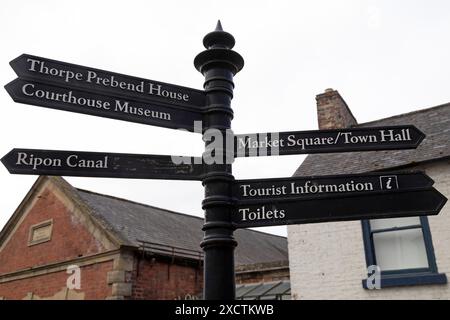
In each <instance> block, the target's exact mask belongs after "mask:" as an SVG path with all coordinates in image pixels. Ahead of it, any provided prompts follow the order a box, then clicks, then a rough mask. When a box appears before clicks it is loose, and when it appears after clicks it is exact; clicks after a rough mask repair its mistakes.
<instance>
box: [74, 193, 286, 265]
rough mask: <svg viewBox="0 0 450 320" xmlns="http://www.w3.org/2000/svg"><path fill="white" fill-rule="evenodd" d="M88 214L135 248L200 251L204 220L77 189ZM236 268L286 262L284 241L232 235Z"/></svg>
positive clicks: (238, 232) (240, 232)
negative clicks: (160, 246)
mask: <svg viewBox="0 0 450 320" xmlns="http://www.w3.org/2000/svg"><path fill="white" fill-rule="evenodd" d="M76 192H77V194H78V196H79V198H80V199H82V201H83V202H84V203H85V204H86V205H87V206H88V207H89V209H90V210H89V211H90V212H91V214H92V215H94V217H95V218H96V219H98V220H100V222H101V225H102V226H103V227H104V228H106V229H107V230H108V231H110V232H112V233H114V234H116V235H117V236H118V237H119V238H121V239H124V240H125V244H127V245H130V246H136V247H138V246H139V245H140V241H139V240H141V241H145V242H151V243H158V244H163V245H166V246H173V247H178V248H184V249H188V250H194V251H201V249H200V242H201V241H202V238H203V231H202V226H203V219H202V218H199V217H195V216H191V215H187V214H182V213H178V212H174V211H169V210H165V209H161V208H157V207H153V206H150V205H145V204H142V203H137V202H133V201H129V200H125V199H120V198H116V197H112V196H107V195H104V194H99V193H94V192H91V191H86V190H81V189H76ZM234 236H235V239H236V241H237V242H238V246H237V248H236V254H235V262H236V265H243V264H253V263H267V262H273V261H287V260H288V249H287V239H286V238H285V237H281V236H276V235H271V234H268V233H263V232H259V231H254V230H248V229H238V230H236V231H235V233H234Z"/></svg>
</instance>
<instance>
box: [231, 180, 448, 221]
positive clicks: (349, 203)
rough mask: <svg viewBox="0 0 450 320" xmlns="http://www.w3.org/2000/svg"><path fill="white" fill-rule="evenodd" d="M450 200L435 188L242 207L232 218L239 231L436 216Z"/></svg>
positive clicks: (237, 208) (239, 205)
mask: <svg viewBox="0 0 450 320" xmlns="http://www.w3.org/2000/svg"><path fill="white" fill-rule="evenodd" d="M446 201H447V199H446V198H445V197H444V196H443V195H442V194H440V193H439V192H438V191H437V190H436V189H434V188H426V189H415V190H406V191H397V192H378V193H371V194H367V193H366V194H364V195H358V194H345V195H335V196H334V197H326V198H321V199H317V198H316V199H306V200H293V199H292V200H280V201H272V202H271V203H259V204H257V203H254V204H239V203H238V205H237V206H236V208H235V209H234V212H233V215H232V217H233V218H232V219H233V223H234V224H235V226H236V227H237V228H250V227H263V226H277V225H287V224H304V223H318V222H328V221H345V220H361V219H377V218H398V217H409V216H420V215H436V214H438V213H439V211H440V210H441V209H442V207H443V206H444V204H445V202H446Z"/></svg>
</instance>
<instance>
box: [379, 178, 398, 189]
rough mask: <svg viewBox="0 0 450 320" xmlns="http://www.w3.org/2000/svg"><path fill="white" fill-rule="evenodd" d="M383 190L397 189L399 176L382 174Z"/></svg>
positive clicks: (381, 183)
mask: <svg viewBox="0 0 450 320" xmlns="http://www.w3.org/2000/svg"><path fill="white" fill-rule="evenodd" d="M380 186H381V190H395V189H398V181H397V176H381V177H380Z"/></svg>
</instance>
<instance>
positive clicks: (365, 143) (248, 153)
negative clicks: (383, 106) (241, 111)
mask: <svg viewBox="0 0 450 320" xmlns="http://www.w3.org/2000/svg"><path fill="white" fill-rule="evenodd" d="M424 138H425V134H424V133H423V132H421V131H420V130H419V129H417V128H416V127H414V126H412V125H405V126H388V127H369V128H351V129H337V130H312V131H292V132H272V133H254V134H240V135H236V136H235V157H261V156H277V155H289V154H311V153H332V152H352V151H373V150H391V149H415V148H417V146H418V145H419V144H420V142H422V140H423V139H424Z"/></svg>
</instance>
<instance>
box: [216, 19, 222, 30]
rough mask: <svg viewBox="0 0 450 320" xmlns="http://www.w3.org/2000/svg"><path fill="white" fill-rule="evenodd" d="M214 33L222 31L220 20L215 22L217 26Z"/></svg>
mask: <svg viewBox="0 0 450 320" xmlns="http://www.w3.org/2000/svg"><path fill="white" fill-rule="evenodd" d="M215 31H223V28H222V24H221V23H220V19H219V20H217V25H216V30H215Z"/></svg>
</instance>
